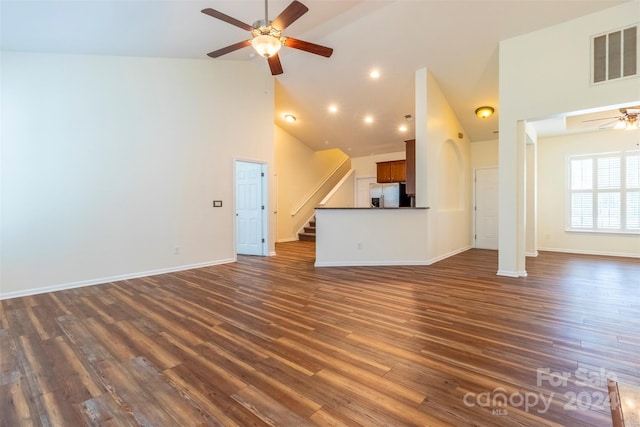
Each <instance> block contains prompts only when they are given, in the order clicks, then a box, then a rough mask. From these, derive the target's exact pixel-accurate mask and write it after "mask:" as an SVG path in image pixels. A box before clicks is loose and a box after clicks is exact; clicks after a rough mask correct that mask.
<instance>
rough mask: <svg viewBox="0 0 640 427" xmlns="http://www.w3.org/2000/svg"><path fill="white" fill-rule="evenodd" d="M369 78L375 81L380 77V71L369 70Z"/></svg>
mask: <svg viewBox="0 0 640 427" xmlns="http://www.w3.org/2000/svg"><path fill="white" fill-rule="evenodd" d="M369 77H371V78H372V79H377V78H378V77H380V71H378V70H371V72H370V73H369Z"/></svg>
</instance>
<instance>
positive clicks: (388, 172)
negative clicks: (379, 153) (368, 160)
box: [376, 160, 407, 183]
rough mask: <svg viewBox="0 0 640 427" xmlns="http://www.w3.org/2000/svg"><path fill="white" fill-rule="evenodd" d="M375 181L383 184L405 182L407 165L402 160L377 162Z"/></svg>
mask: <svg viewBox="0 0 640 427" xmlns="http://www.w3.org/2000/svg"><path fill="white" fill-rule="evenodd" d="M376 165H377V166H378V174H377V175H378V176H377V181H378V182H380V183H384V182H405V181H406V180H407V164H406V162H405V161H404V160H393V161H390V162H378V163H376Z"/></svg>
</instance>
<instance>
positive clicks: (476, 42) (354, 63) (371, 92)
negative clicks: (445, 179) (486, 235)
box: [0, 0, 624, 156]
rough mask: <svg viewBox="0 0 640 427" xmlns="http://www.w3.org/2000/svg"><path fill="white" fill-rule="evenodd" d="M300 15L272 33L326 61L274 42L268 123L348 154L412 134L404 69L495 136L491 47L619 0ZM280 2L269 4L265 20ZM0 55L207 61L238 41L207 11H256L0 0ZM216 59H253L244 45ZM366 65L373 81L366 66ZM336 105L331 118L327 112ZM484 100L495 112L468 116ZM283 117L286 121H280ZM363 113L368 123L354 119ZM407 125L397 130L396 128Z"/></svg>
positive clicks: (473, 128)
mask: <svg viewBox="0 0 640 427" xmlns="http://www.w3.org/2000/svg"><path fill="white" fill-rule="evenodd" d="M302 2H303V3H304V4H305V5H306V6H308V7H309V9H310V10H309V12H307V13H306V14H305V15H304V16H302V17H301V18H300V19H299V20H298V21H296V22H295V23H293V24H292V25H291V26H290V27H289V28H287V29H286V31H285V32H284V35H288V36H292V37H295V38H298V39H302V40H305V41H310V42H314V43H317V44H321V45H325V46H329V47H332V48H334V54H333V56H332V57H331V58H328V59H327V58H323V57H320V56H316V55H312V54H309V53H306V52H303V51H299V50H295V49H290V48H286V47H285V48H284V49H283V51H282V52H281V54H280V57H281V60H282V65H283V68H284V74H283V75H280V76H278V77H276V108H275V110H276V117H275V118H274V120H275V122H276V123H277V124H278V125H279V126H281V127H282V128H284V129H285V130H287V131H288V132H290V133H291V134H292V135H294V136H296V137H297V138H298V139H300V140H301V141H303V142H305V143H306V144H308V145H309V146H311V147H312V148H314V149H323V148H333V147H338V148H341V149H343V150H344V151H345V152H347V153H348V154H350V155H351V156H362V155H369V154H379V153H384V152H392V151H401V150H403V149H404V148H403V147H404V144H403V142H402V141H404V140H405V139H409V138H413V136H414V135H413V127H412V126H411V125H412V123H411V122H407V121H406V120H405V118H404V116H405V115H407V114H411V115H413V114H414V92H413V86H414V72H415V70H416V69H419V68H422V67H427V68H429V69H430V70H431V72H432V73H433V75H434V76H435V78H436V79H437V81H438V82H439V84H440V86H441V88H442V90H443V91H444V93H445V96H446V97H447V99H448V100H449V102H450V104H451V106H452V108H453V109H454V111H455V113H456V115H457V116H458V118H459V120H460V122H461V124H462V126H463V128H464V130H465V131H466V132H467V133H468V136H469V137H470V139H471V140H472V141H481V140H487V139H495V138H496V134H495V133H494V132H495V131H497V128H498V118H499V111H500V108H499V105H498V42H499V41H500V40H503V39H507V38H511V37H514V36H517V35H519V34H524V33H527V32H530V31H534V30H536V29H540V28H544V27H548V26H551V25H554V24H557V23H560V22H564V21H567V20H570V19H573V18H576V17H579V16H583V15H586V14H589V13H592V12H595V11H598V10H601V9H604V8H608V7H612V6H615V5H617V4H620V3H624V1H616V0H605V1H599V0H572V1H567V0H552V1H542V0H530V1H528V0H512V1H484V0H468V1H458V0H444V1H436V0H433V1H431V0H428V1H419V0H398V1H383V0H352V1H342V0H302ZM289 3H290V1H288V0H286V1H281V0H273V1H270V2H269V17H270V18H271V19H273V18H274V17H275V16H277V15H278V14H279V13H280V12H281V11H282V10H283V9H284V8H285V7H286V6H287V5H288V4H289ZM0 6H1V10H0V12H1V16H0V19H1V21H0V24H1V30H0V31H1V32H0V39H1V43H2V44H1V47H2V49H3V50H15V51H29V52H54V53H74V54H97V55H123V56H154V57H171V58H207V59H206V60H211V61H214V59H208V57H206V53H207V52H210V51H212V50H215V49H218V48H221V47H224V46H227V45H230V44H232V43H235V42H238V41H241V40H245V39H248V38H249V35H248V33H246V32H245V31H243V30H241V29H240V28H237V27H234V26H232V25H229V24H227V23H225V22H222V21H219V20H216V19H214V18H211V17H210V16H207V15H204V14H202V13H200V10H202V9H204V8H206V7H211V8H214V9H216V10H219V11H221V12H223V13H225V14H227V15H230V16H232V17H234V18H236V19H238V20H240V21H243V22H245V23H247V24H252V23H253V22H254V21H256V20H258V19H261V18H263V15H264V2H263V1H260V0H242V1H240V0H235V1H219V0H210V1H191V0H182V1H179V0H175V1H150V0H141V1H128V0H111V1H99V0H83V1H80V0H73V1H57V0H46V1H28V0H18V1H10V0H2V1H1V3H0ZM220 60H239V61H253V62H255V63H256V64H259V66H261V67H262V68H263V69H264V71H265V76H267V78H270V77H268V76H270V73H269V68H268V66H267V64H266V61H265V60H264V59H263V58H260V57H256V56H255V55H253V52H252V49H251V48H250V47H246V48H243V49H242V50H239V51H237V52H234V53H232V54H229V55H225V56H223V57H222V58H220V59H215V61H220ZM372 68H377V69H378V70H379V71H380V73H381V77H380V78H379V79H377V80H372V79H370V78H369V77H368V73H369V71H370V70H371V69H372ZM332 103H334V104H336V105H337V106H338V108H339V111H338V113H337V114H330V113H329V112H328V111H327V107H328V106H329V104H332ZM481 105H491V106H494V107H495V108H496V112H497V114H494V116H492V117H491V118H489V119H485V120H481V119H478V118H476V117H475V115H474V110H475V109H476V108H477V107H479V106H481ZM284 113H292V114H294V115H295V116H296V117H297V118H298V120H297V121H296V123H294V124H289V123H285V122H284V121H283V120H282V118H281V116H282V115H283V114H284ZM367 114H370V115H372V116H373V117H374V119H375V121H374V123H373V124H370V125H366V124H365V123H364V122H363V117H364V116H365V115H367ZM401 124H408V125H409V131H408V132H407V133H404V134H403V133H401V132H399V131H398V127H399V125H401Z"/></svg>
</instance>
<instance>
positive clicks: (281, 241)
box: [276, 237, 298, 243]
mask: <svg viewBox="0 0 640 427" xmlns="http://www.w3.org/2000/svg"><path fill="white" fill-rule="evenodd" d="M297 241H298V238H297V237H288V238H286V239H278V240H276V243H287V242H297Z"/></svg>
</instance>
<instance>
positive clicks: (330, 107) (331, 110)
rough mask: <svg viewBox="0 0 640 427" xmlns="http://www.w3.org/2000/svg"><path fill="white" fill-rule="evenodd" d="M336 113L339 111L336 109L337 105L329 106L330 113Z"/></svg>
mask: <svg viewBox="0 0 640 427" xmlns="http://www.w3.org/2000/svg"><path fill="white" fill-rule="evenodd" d="M336 111H338V107H336V106H335V105H329V112H330V113H335V112H336Z"/></svg>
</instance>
